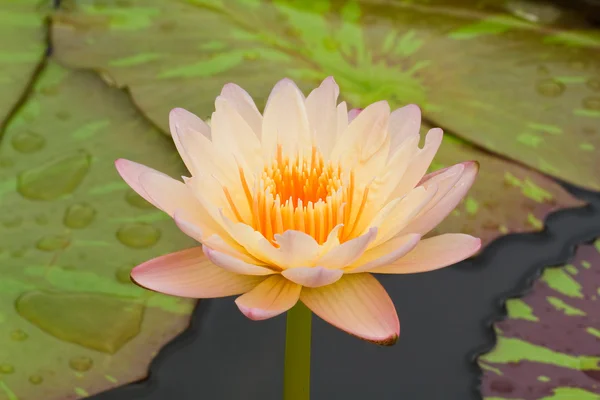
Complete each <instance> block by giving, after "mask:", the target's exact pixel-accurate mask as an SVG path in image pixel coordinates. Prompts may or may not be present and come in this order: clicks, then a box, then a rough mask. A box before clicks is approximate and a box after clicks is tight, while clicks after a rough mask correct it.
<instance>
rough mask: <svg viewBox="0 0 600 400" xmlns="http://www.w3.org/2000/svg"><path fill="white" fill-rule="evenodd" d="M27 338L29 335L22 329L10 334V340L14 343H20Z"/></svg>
mask: <svg viewBox="0 0 600 400" xmlns="http://www.w3.org/2000/svg"><path fill="white" fill-rule="evenodd" d="M28 337H29V335H28V334H27V333H26V332H25V331H23V330H22V329H15V330H14V331H12V332H11V333H10V338H11V339H12V340H14V341H15V342H22V341H24V340H27V338H28Z"/></svg>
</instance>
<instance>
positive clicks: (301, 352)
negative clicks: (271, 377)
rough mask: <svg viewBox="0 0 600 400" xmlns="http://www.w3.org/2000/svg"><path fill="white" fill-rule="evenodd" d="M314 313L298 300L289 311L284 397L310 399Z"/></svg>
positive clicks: (296, 399)
mask: <svg viewBox="0 0 600 400" xmlns="http://www.w3.org/2000/svg"><path fill="white" fill-rule="evenodd" d="M311 318H312V313H311V312H310V310H309V309H308V308H307V307H306V306H305V305H304V304H303V303H302V302H300V301H299V302H298V303H297V304H296V305H295V306H294V307H293V308H292V309H291V310H289V311H288V313H287V326H286V333H285V365H284V372H283V374H284V375H283V399H284V400H308V399H310V337H311Z"/></svg>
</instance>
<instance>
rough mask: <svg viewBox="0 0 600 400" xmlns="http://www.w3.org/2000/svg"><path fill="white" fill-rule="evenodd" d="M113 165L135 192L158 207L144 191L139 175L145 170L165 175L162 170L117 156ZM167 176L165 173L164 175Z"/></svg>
mask: <svg viewBox="0 0 600 400" xmlns="http://www.w3.org/2000/svg"><path fill="white" fill-rule="evenodd" d="M115 167H116V168H117V172H118V173H119V175H121V178H123V180H124V181H125V183H127V184H128V185H129V187H131V188H132V189H133V190H135V192H136V193H137V194H139V195H140V196H142V198H144V200H146V201H147V202H149V203H150V204H152V205H153V206H154V207H157V208H160V207H158V205H157V204H156V202H155V201H154V200H152V197H150V196H149V195H148V193H146V191H145V190H144V188H143V187H142V185H141V184H140V175H142V174H144V173H146V172H152V173H155V174H160V175H165V174H163V173H162V172H159V171H157V170H155V169H152V168H149V167H146V166H145V165H142V164H139V163H136V162H134V161H129V160H126V159H124V158H119V159H118V160H116V161H115ZM165 176H167V175H165Z"/></svg>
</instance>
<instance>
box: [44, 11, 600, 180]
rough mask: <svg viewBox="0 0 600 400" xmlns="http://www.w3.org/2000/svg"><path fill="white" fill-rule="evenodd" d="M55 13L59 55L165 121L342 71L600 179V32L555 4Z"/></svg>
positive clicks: (493, 145) (346, 77) (485, 140)
mask: <svg viewBox="0 0 600 400" xmlns="http://www.w3.org/2000/svg"><path fill="white" fill-rule="evenodd" d="M54 22H55V24H54V28H53V35H54V43H55V46H56V53H57V55H58V57H59V58H60V59H61V61H62V62H64V63H66V64H68V65H70V66H74V67H83V68H92V69H95V70H97V71H99V72H101V73H102V74H103V75H104V76H105V78H106V79H107V80H109V81H111V82H112V83H113V84H115V85H118V86H127V87H129V88H130V89H131V93H132V95H133V98H134V100H135V102H136V103H137V104H138V106H139V107H140V109H141V110H142V111H143V112H144V113H145V114H146V115H148V116H149V117H150V119H152V120H153V121H154V122H155V123H156V124H157V125H158V126H161V127H162V128H163V129H165V128H166V121H165V119H164V115H166V113H167V112H168V110H169V109H171V108H173V107H175V106H181V107H184V108H188V109H191V110H194V111H196V112H198V113H199V114H201V115H202V116H203V117H207V116H209V115H210V113H211V112H212V99H213V98H214V97H215V96H216V95H217V94H218V92H219V90H220V88H221V87H222V85H223V84H224V83H226V82H230V81H234V82H236V83H238V84H240V85H241V86H243V87H245V88H247V89H248V90H249V91H250V93H251V94H253V95H254V96H256V97H257V98H259V99H260V100H264V99H265V96H266V95H267V94H268V91H269V90H270V88H271V86H272V84H273V82H275V81H276V80H277V79H279V78H281V77H284V76H289V77H291V78H294V79H296V80H298V81H300V82H301V86H305V87H306V86H313V85H314V84H315V83H317V82H318V81H320V80H321V79H322V78H323V77H324V76H327V75H334V76H335V77H336V79H337V80H338V83H339V84H340V86H341V88H342V93H343V94H344V96H345V97H346V99H347V100H348V101H349V102H350V103H352V104H353V105H355V106H360V105H366V104H368V103H371V102H373V101H376V100H380V99H388V100H390V101H391V103H392V105H394V106H399V105H402V104H406V103H410V102H414V103H418V104H420V105H422V106H424V108H425V115H426V117H427V118H429V119H430V121H432V122H433V123H434V124H435V125H440V126H442V127H443V128H446V129H448V130H450V131H452V132H455V133H456V134H458V135H460V136H462V137H464V138H466V139H468V140H470V141H473V142H475V143H477V144H478V145H480V146H483V147H485V148H487V149H488V150H490V151H493V152H497V153H500V154H502V155H504V156H506V157H509V158H512V159H514V160H517V161H519V162H520V163H523V164H525V165H528V166H530V167H532V168H534V169H537V170H540V171H542V172H545V173H548V174H551V175H554V176H557V177H559V178H562V179H564V180H567V181H570V182H572V183H575V184H577V185H580V186H582V187H586V188H592V189H596V190H598V189H600V177H599V176H598V174H597V171H598V170H600V164H599V161H598V160H599V158H598V157H597V156H596V153H597V149H598V148H600V133H599V132H598V128H597V127H598V124H599V123H600V37H599V36H598V33H597V32H593V31H591V30H589V29H587V27H586V25H585V24H584V23H583V22H581V21H578V20H577V19H576V18H572V16H571V15H570V14H569V13H566V12H563V11H561V10H560V9H558V8H556V7H552V6H548V5H546V6H544V5H543V4H542V5H540V6H536V5H535V4H534V3H531V2H526V1H507V2H504V3H503V2H494V1H486V2H481V1H475V0H453V1H452V2H448V1H443V0H433V1H428V2H413V1H397V2H381V3H377V2H374V1H370V0H363V1H360V2H356V1H350V0H349V1H339V2H333V1H325V0H323V1H315V2H306V3H302V2H291V1H281V0H279V1H274V2H262V1H260V0H219V1H213V0H210V1H208V0H193V1H171V2H163V1H159V0H149V1H146V0H144V1H141V0H123V1H108V0H96V1H93V2H91V1H85V2H83V1H82V2H76V1H73V0H72V1H69V2H65V5H64V6H63V10H62V12H59V13H58V14H56V15H55V18H54Z"/></svg>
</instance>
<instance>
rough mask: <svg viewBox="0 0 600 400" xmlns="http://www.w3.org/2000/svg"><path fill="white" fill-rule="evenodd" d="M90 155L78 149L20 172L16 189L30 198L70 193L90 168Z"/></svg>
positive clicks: (51, 197)
mask: <svg viewBox="0 0 600 400" xmlns="http://www.w3.org/2000/svg"><path fill="white" fill-rule="evenodd" d="M90 164H91V156H90V155H89V154H88V153H87V152H85V151H79V152H77V153H75V154H72V155H70V156H66V157H62V158H59V159H56V160H53V161H51V162H48V163H46V164H42V165H40V166H37V167H34V168H32V169H30V170H27V171H25V172H23V173H21V174H20V175H19V177H18V179H17V190H18V191H19V193H21V194H22V195H23V196H24V197H26V198H28V199H32V200H54V199H56V198H58V197H61V196H64V195H66V194H70V193H72V192H73V191H74V190H75V189H76V188H77V186H79V184H80V183H81V181H83V178H84V177H85V176H86V175H87V172H88V170H89V168H90Z"/></svg>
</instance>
